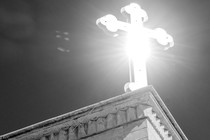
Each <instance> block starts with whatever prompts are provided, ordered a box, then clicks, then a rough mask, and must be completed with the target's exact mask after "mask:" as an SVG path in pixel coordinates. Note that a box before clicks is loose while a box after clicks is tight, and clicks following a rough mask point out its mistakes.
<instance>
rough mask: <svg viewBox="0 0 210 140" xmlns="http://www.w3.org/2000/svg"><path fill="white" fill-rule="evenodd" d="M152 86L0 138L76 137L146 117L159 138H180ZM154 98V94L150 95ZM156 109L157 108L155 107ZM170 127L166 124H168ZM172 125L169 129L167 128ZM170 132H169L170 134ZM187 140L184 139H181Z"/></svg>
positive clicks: (57, 139)
mask: <svg viewBox="0 0 210 140" xmlns="http://www.w3.org/2000/svg"><path fill="white" fill-rule="evenodd" d="M151 88H152V87H147V88H142V89H140V90H137V91H135V92H131V93H125V94H123V95H120V96H117V97H114V98H111V99H109V100H105V101H102V102H99V103H97V104H94V105H91V106H88V107H85V108H82V109H79V110H76V111H74V112H70V113H67V114H64V115H62V116H58V117H56V118H52V119H50V120H47V121H44V122H41V123H38V124H35V125H32V126H29V127H27V128H23V129H21V130H18V131H15V132H12V133H9V134H6V135H3V136H0V140H6V139H10V140H29V139H33V140H34V139H35V140H78V139H84V138H88V137H91V136H94V135H97V134H101V133H103V132H105V131H109V130H112V129H116V128H118V127H121V126H123V125H126V124H128V123H130V122H134V121H138V120H141V119H148V120H149V121H150V122H151V124H152V126H153V127H154V129H155V130H156V131H157V132H158V134H159V135H160V137H161V138H162V139H163V140H172V139H173V140H181V139H179V138H180V136H175V135H177V134H178V133H177V132H176V130H175V129H174V128H173V126H172V123H168V122H169V121H168V120H165V119H167V118H166V117H163V116H164V115H165V116H166V115H167V114H164V111H163V110H162V109H161V106H160V105H156V104H155V103H154V100H153V98H151V96H152V95H153V94H152V90H151ZM154 97H155V96H154ZM157 108H158V109H157ZM169 126H170V127H169ZM171 128H173V129H171ZM172 134H173V135H172ZM184 140H187V139H184Z"/></svg>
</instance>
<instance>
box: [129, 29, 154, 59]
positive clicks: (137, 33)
mask: <svg viewBox="0 0 210 140" xmlns="http://www.w3.org/2000/svg"><path fill="white" fill-rule="evenodd" d="M125 51H126V53H127V55H128V56H129V57H130V58H131V59H133V60H136V61H146V60H147V58H148V57H149V56H150V46H149V40H148V37H147V35H146V34H145V33H144V31H143V30H138V29H136V28H133V29H131V30H130V31H129V32H128V37H127V45H126V47H125Z"/></svg>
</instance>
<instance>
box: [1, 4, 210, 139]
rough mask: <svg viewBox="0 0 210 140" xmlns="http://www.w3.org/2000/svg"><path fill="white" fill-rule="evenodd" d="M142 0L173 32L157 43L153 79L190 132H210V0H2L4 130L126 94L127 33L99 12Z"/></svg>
mask: <svg viewBox="0 0 210 140" xmlns="http://www.w3.org/2000/svg"><path fill="white" fill-rule="evenodd" d="M131 2H136V3H138V4H140V5H141V7H142V8H143V9H144V10H146V11H147V14H148V16H149V21H148V22H146V23H145V26H146V27H148V28H151V29H154V28H157V27H161V28H163V29H165V30H166V31H167V32H168V33H169V34H171V35H172V36H173V38H174V41H175V46H174V47H173V48H171V49H170V50H168V51H162V50H160V49H157V47H156V46H152V48H154V49H153V52H152V56H151V57H150V58H149V60H148V77H149V83H150V84H151V85H153V86H154V88H155V89H156V90H157V92H158V93H159V95H160V96H161V98H162V99H163V101H164V102H165V104H166V106H167V107H168V108H169V110H170V111H171V113H172V114H173V116H174V118H175V119H176V121H177V122H178V124H179V125H180V127H181V128H182V130H183V131H184V133H185V134H186V136H187V137H188V138H189V140H197V139H200V140H202V139H207V138H208V137H210V133H209V125H210V120H209V118H210V101H209V99H210V95H209V94H210V56H209V53H210V46H209V44H210V10H209V7H210V2H209V1H207V0H200V1H196V0H104V1H102V0H30V1H29V0H1V1H0V111H1V113H0V135H1V134H5V133H8V132H11V131H14V130H16V129H20V128H22V127H26V126H28V125H31V124H34V123H37V122H40V121H43V120H46V119H49V118H52V117H55V116H58V115H61V114H64V113H67V112H70V111H73V110H75V109H79V108H81V107H84V106H87V105H90V104H93V103H96V102H98V101H101V100H105V99H108V98H111V97H114V96H117V95H120V94H123V92H124V91H123V86H124V84H125V83H126V82H128V80H129V78H128V60H127V56H126V55H125V53H124V50H123V47H124V46H125V36H119V37H117V38H113V37H111V36H107V35H106V34H105V33H104V32H103V31H101V30H100V29H99V28H98V27H97V26H96V23H95V22H96V20H97V19H98V18H100V17H102V16H104V15H106V14H113V15H115V16H116V17H117V18H118V19H119V20H122V21H123V20H124V21H125V18H124V17H123V16H122V15H121V14H120V9H121V7H123V6H125V5H128V4H129V3H131Z"/></svg>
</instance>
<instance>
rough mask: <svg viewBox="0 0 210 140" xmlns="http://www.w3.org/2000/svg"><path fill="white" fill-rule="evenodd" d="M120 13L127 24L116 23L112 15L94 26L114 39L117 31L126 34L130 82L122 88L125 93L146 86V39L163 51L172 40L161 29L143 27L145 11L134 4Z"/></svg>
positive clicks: (146, 18)
mask: <svg viewBox="0 0 210 140" xmlns="http://www.w3.org/2000/svg"><path fill="white" fill-rule="evenodd" d="M121 13H122V14H123V15H124V16H126V17H127V19H128V22H122V21H118V20H117V18H116V17H115V16H113V15H110V14H108V15H106V16H104V17H101V18H99V19H98V20H97V21H96V24H97V25H98V26H99V28H101V29H102V30H104V31H105V32H108V33H111V34H112V35H113V36H114V37H116V36H118V35H119V33H120V32H119V31H125V32H127V33H128V41H127V46H126V50H127V52H128V55H129V77H130V82H129V83H126V84H125V86H124V89H125V92H127V91H133V90H136V89H138V88H141V87H145V86H147V85H148V82H147V70H146V58H147V57H148V53H149V46H148V44H147V43H148V39H149V38H153V39H156V40H157V42H158V43H159V44H161V45H162V46H163V48H164V50H167V49H168V48H170V47H173V46H174V41H173V38H172V37H171V36H170V35H169V34H167V32H166V31H165V30H163V29H161V28H156V29H155V30H151V29H147V28H144V27H143V23H144V22H146V21H147V20H148V16H147V13H146V11H144V10H143V9H141V7H140V6H139V5H138V4H136V3H131V4H129V5H127V6H125V7H123V8H121Z"/></svg>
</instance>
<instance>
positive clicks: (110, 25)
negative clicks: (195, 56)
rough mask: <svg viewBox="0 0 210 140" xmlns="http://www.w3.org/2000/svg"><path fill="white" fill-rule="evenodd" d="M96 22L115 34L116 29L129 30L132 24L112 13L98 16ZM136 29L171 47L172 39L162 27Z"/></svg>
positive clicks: (106, 30) (103, 28)
mask: <svg viewBox="0 0 210 140" xmlns="http://www.w3.org/2000/svg"><path fill="white" fill-rule="evenodd" d="M96 24H97V25H98V26H99V27H100V28H101V29H102V30H104V31H105V32H110V33H112V34H114V36H117V32H118V31H125V32H129V31H130V30H131V29H132V28H133V25H132V24H130V23H127V22H122V21H119V20H117V18H116V17H115V16H113V15H106V16H104V17H101V18H99V19H98V20H97V21H96ZM135 30H136V31H138V32H141V33H142V34H144V36H145V37H147V38H153V39H156V40H157V41H158V43H160V44H161V45H164V46H167V47H166V48H165V49H168V48H169V47H173V45H174V41H173V38H172V37H171V36H170V35H169V34H168V33H167V32H166V31H165V30H163V29H161V28H157V29H155V30H152V29H148V28H143V27H141V26H140V27H139V28H138V26H136V29H135Z"/></svg>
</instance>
